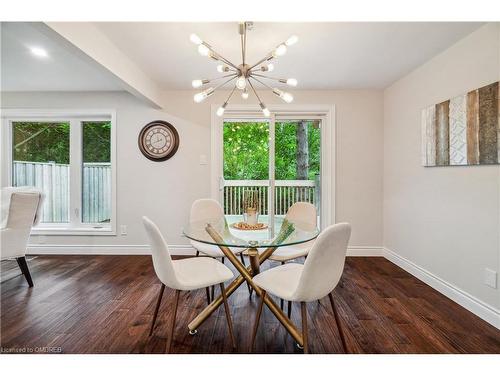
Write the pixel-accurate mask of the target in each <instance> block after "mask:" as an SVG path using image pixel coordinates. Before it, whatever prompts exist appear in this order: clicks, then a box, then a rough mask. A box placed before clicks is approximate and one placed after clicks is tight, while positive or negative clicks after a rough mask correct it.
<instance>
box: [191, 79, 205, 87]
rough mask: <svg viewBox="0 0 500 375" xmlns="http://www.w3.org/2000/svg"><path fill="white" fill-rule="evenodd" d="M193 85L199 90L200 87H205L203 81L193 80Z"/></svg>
mask: <svg viewBox="0 0 500 375" xmlns="http://www.w3.org/2000/svg"><path fill="white" fill-rule="evenodd" d="M191 85H192V86H193V88H195V89H197V88H198V87H201V86H203V82H202V80H201V79H195V80H193V82H191Z"/></svg>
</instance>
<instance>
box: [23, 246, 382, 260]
mask: <svg viewBox="0 0 500 375" xmlns="http://www.w3.org/2000/svg"><path fill="white" fill-rule="evenodd" d="M169 250H170V252H171V254H172V255H194V254H195V250H194V248H193V247H192V246H191V245H169ZM26 254H29V255H34V254H40V255H150V254H151V251H150V249H149V246H148V245H38V244H33V245H30V246H28V249H27V251H26ZM347 256H352V257H360V256H361V257H370V256H372V257H374V256H383V248H382V247H380V246H349V248H348V249H347Z"/></svg>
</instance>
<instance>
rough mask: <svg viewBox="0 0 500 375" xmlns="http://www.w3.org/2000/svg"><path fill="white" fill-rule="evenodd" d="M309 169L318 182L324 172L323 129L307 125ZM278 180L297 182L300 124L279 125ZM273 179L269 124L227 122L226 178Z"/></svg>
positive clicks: (276, 174) (276, 163)
mask: <svg viewBox="0 0 500 375" xmlns="http://www.w3.org/2000/svg"><path fill="white" fill-rule="evenodd" d="M307 133H308V149H309V169H308V176H309V179H310V180H314V178H315V175H316V174H319V172H320V159H321V155H320V144H321V138H320V129H319V127H318V126H317V125H316V124H315V123H314V122H312V121H310V122H308V123H307ZM275 165H276V168H275V178H276V179H277V180H295V179H297V122H277V123H276V129H275ZM268 176H269V125H268V123H265V122H225V123H224V178H225V179H226V180H266V179H268Z"/></svg>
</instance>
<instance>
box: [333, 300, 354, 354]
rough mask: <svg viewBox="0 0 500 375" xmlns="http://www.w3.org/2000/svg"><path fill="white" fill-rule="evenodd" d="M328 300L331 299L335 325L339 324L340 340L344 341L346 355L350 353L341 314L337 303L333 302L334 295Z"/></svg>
mask: <svg viewBox="0 0 500 375" xmlns="http://www.w3.org/2000/svg"><path fill="white" fill-rule="evenodd" d="M328 298H329V299H330V304H331V305H332V310H333V315H334V316H335V323H337V329H338V330H339V334H340V340H341V341H342V347H343V348H344V353H349V351H348V350H347V345H346V342H345V336H344V331H343V330H342V326H341V325H340V319H339V314H338V313H337V309H336V308H335V303H334V302H333V296H332V293H330V294H328Z"/></svg>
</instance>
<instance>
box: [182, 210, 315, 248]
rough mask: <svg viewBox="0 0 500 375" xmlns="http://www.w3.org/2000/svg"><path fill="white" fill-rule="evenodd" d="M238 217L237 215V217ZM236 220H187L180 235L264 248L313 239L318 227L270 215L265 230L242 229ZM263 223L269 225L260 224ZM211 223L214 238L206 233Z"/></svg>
mask: <svg viewBox="0 0 500 375" xmlns="http://www.w3.org/2000/svg"><path fill="white" fill-rule="evenodd" d="M239 218H240V219H241V217H239ZM238 221H240V220H235V217H223V218H220V217H219V218H213V219H206V220H202V221H195V222H191V223H189V224H188V225H187V226H186V227H185V228H184V230H183V233H184V235H185V236H186V237H187V238H189V239H191V240H194V241H198V242H203V243H207V244H211V245H222V246H228V247H244V248H248V247H253V248H267V247H280V246H290V245H296V244H300V243H304V242H308V241H311V240H313V239H315V238H316V237H317V236H318V234H319V230H318V228H317V226H316V225H313V224H311V223H305V222H301V221H298V220H293V221H289V220H287V219H284V218H282V217H275V218H274V230H273V228H272V227H273V226H272V225H269V226H268V227H267V228H265V229H258V230H242V229H237V228H235V227H234V224H235V223H236V222H238ZM264 224H265V225H266V226H267V225H268V224H269V223H267V220H266V223H264ZM208 225H209V226H211V227H212V228H213V229H215V230H216V232H217V233H218V234H219V235H220V238H218V239H217V240H215V239H213V238H212V236H211V235H210V234H209V233H208V232H207V226H208Z"/></svg>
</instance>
